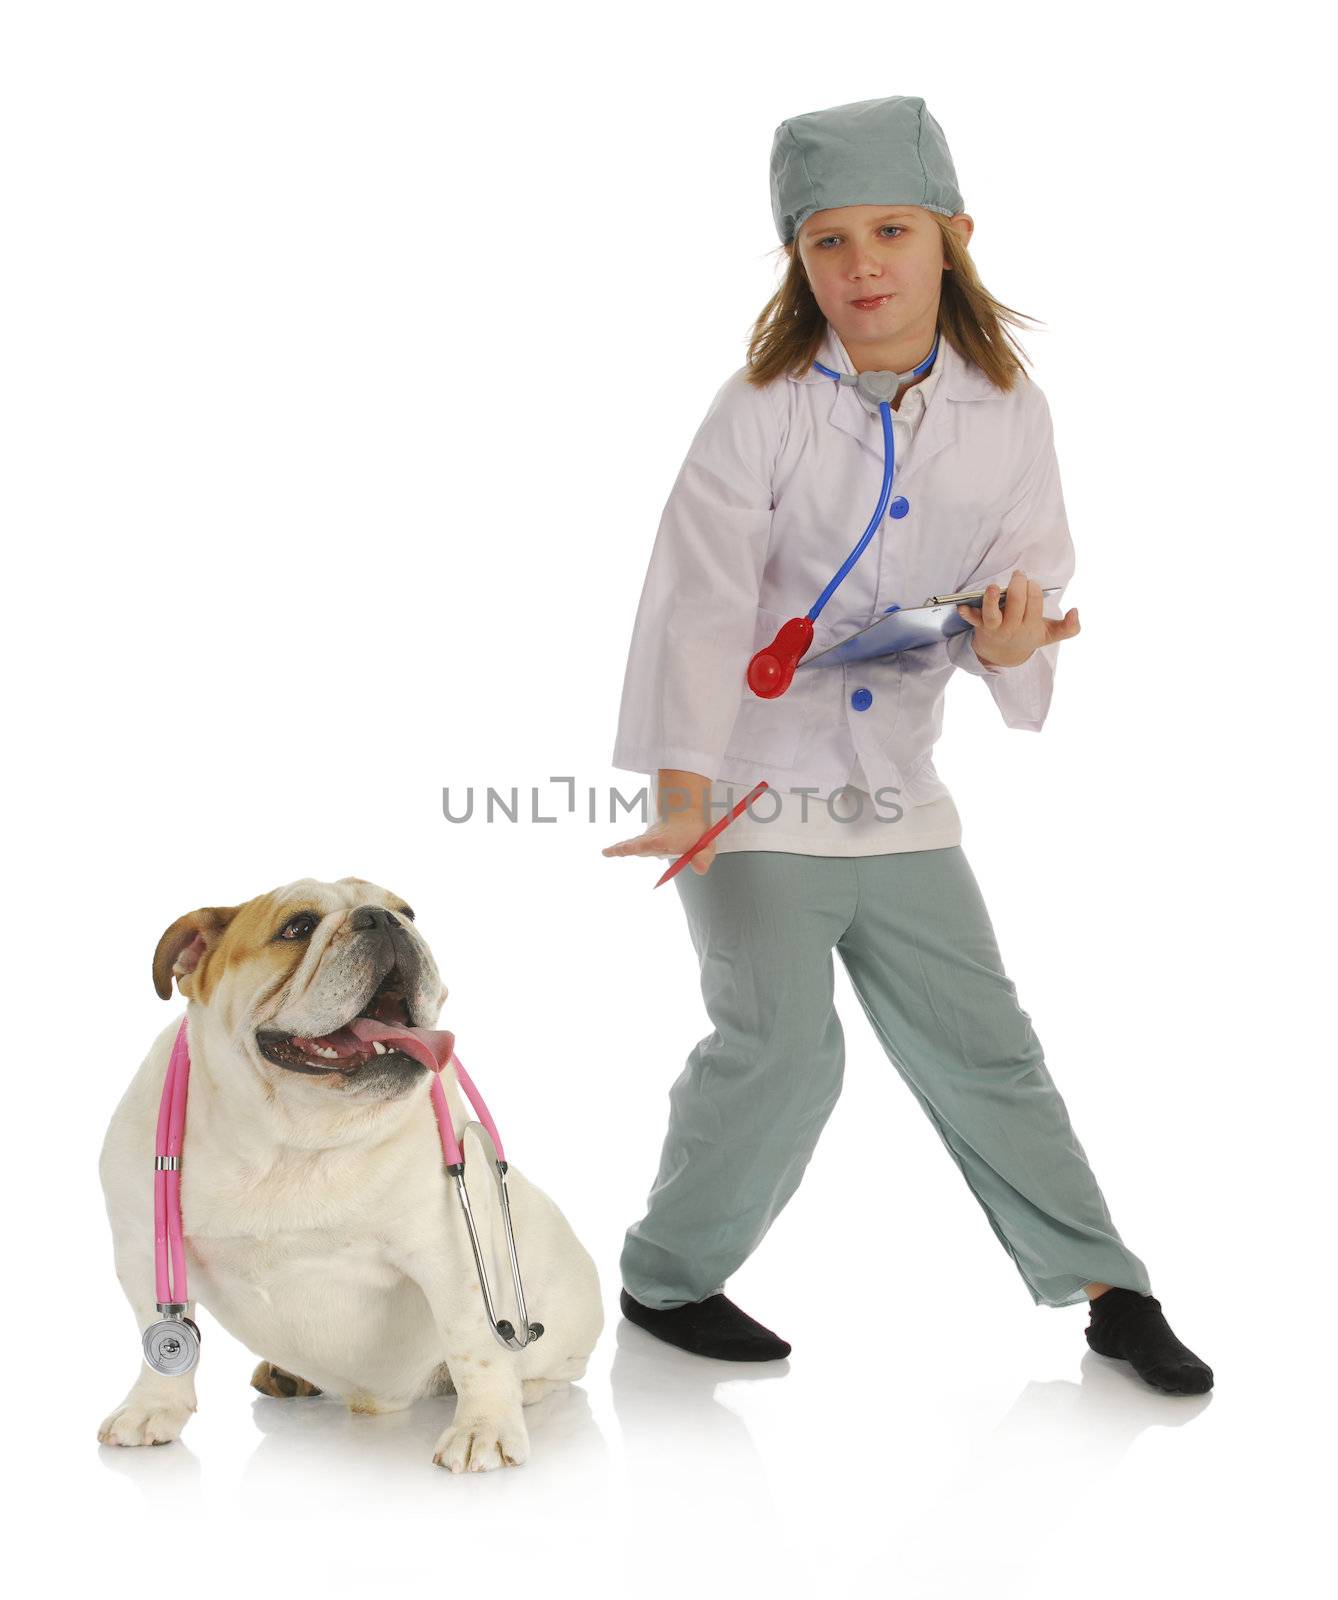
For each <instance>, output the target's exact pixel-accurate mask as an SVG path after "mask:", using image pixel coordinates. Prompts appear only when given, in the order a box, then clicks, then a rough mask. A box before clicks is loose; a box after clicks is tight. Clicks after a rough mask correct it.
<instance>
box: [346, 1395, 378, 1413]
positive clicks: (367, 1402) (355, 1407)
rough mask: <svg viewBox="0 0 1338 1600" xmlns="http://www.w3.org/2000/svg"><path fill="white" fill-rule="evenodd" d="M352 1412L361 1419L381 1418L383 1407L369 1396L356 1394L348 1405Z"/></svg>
mask: <svg viewBox="0 0 1338 1600" xmlns="http://www.w3.org/2000/svg"><path fill="white" fill-rule="evenodd" d="M348 1408H349V1410H350V1411H355V1412H357V1414H358V1415H359V1416H361V1417H379V1416H380V1415H381V1407H380V1406H379V1405H377V1403H376V1401H375V1400H373V1399H372V1397H371V1395H369V1394H355V1395H354V1396H353V1398H352V1399H351V1400H350V1401H349V1403H348Z"/></svg>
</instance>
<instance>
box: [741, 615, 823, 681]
mask: <svg viewBox="0 0 1338 1600" xmlns="http://www.w3.org/2000/svg"><path fill="white" fill-rule="evenodd" d="M812 643H813V618H812V617H791V618H790V620H789V621H788V622H787V623H786V624H785V625H784V627H782V629H781V631H780V632H779V633H778V634H777V635H776V637H775V638H774V639H773V640H772V641H771V643H770V644H769V645H767V646H765V648H763V649H761V650H759V651H758V652H757V654H756V655H755V656H754V657H753V659H752V660H751V661H750V662H749V663H748V687H749V688H750V689H751V690H752V691H753V693H754V694H755V695H757V696H758V697H759V698H761V699H763V700H775V699H776V698H777V696H779V695H783V694H784V693H785V691H786V690H787V689H788V688H789V687H790V680H791V679H792V678H793V677H794V669H795V668H796V667H797V666H798V665H799V663H800V661H801V660H802V658H803V656H804V653H805V651H806V650H807V649H808V647H809V645H811V644H812Z"/></svg>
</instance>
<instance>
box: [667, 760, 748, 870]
mask: <svg viewBox="0 0 1338 1600" xmlns="http://www.w3.org/2000/svg"><path fill="white" fill-rule="evenodd" d="M769 787H770V785H769V784H768V783H767V780H766V779H765V778H763V779H762V781H761V783H759V784H758V785H757V787H756V788H755V789H754V790H752V792H751V793H749V794H746V795H744V797H743V799H742V800H740V801H739V803H738V805H736V806H735V807H734V809H733V811H731V812H730V813H729V815H728V816H725V817H721V819H720V821H719V822H713V823H712V824H711V826H710V827H709V828H708V829H707V830H706V832H705V833H704V834H702V836H701V838H700V839H698V840H697V841H696V843H695V844H694V845H693V846H692V848H691V849H690V850H686V851H684V853H683V854H682V855H681V856H679V858H678V860H677V861H675V862H674V863H673V864H672V866H670V867H668V868H667V869H666V870H665V872H664V875H663V876H662V877H661V878H660V879H659V880H658V882H657V883H656V884H655V888H657V889H658V888H659V887H660V884H661V883H668V882H669V880H670V878H672V877H673V875H674V874H675V873H676V872H682V870H683V868H684V867H686V866H687V864H688V862H689V861H691V860H692V858H693V856H695V855H696V854H697V852H698V851H699V850H704V849H705V848H706V846H707V845H708V844H710V842H711V840H712V839H715V838H718V837H719V835H720V834H722V833H723V832H724V831H725V829H726V828H727V827H729V825H730V823H731V822H733V821H734V819H735V817H739V816H742V815H743V813H744V812H745V811H746V810H747V809H748V807H749V806H750V805H752V803H753V801H754V800H756V799H757V797H758V795H760V794H761V793H762V792H763V791H764V790H766V789H767V788H769Z"/></svg>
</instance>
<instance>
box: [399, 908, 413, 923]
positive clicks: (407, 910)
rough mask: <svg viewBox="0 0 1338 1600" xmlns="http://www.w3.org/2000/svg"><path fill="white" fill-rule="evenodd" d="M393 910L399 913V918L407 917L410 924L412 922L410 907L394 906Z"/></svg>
mask: <svg viewBox="0 0 1338 1600" xmlns="http://www.w3.org/2000/svg"><path fill="white" fill-rule="evenodd" d="M395 910H396V911H398V912H399V914H400V916H402V917H408V919H409V921H410V922H412V921H413V907H412V906H396V907H395Z"/></svg>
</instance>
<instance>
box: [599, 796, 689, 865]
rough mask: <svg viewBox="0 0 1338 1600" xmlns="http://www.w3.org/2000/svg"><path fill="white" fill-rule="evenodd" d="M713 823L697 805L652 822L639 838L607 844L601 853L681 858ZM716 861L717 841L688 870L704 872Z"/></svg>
mask: <svg viewBox="0 0 1338 1600" xmlns="http://www.w3.org/2000/svg"><path fill="white" fill-rule="evenodd" d="M709 826H710V824H709V823H708V822H707V821H706V820H705V818H704V817H703V816H702V815H701V813H700V812H699V811H697V810H696V809H695V808H694V809H692V810H689V811H678V812H675V813H673V814H672V815H670V816H668V817H664V818H662V819H661V820H660V821H659V822H653V823H651V825H650V827H649V828H647V829H646V831H645V833H643V834H641V835H640V836H639V837H638V838H636V839H620V840H619V841H618V843H617V844H611V845H606V846H605V848H604V849H603V850H602V851H601V852H600V853H601V855H606V856H667V857H668V858H669V859H670V860H671V861H677V860H678V858H679V856H681V855H682V854H683V852H684V851H685V850H690V849H691V848H692V846H693V845H694V844H696V842H697V840H698V839H700V838H701V836H702V834H704V833H705V832H706V830H707V828H708V827H709ZM714 860H715V840H714V839H712V841H711V842H710V844H708V845H707V846H706V847H705V848H704V849H703V850H699V851H698V852H697V854H696V855H695V856H693V858H692V860H691V861H689V862H688V868H687V870H688V871H689V872H696V873H698V874H700V873H704V872H706V871H707V869H708V868H709V867H710V865H711V863H712V861H714Z"/></svg>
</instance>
